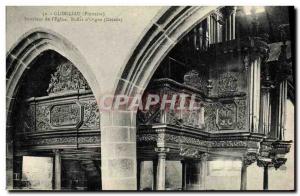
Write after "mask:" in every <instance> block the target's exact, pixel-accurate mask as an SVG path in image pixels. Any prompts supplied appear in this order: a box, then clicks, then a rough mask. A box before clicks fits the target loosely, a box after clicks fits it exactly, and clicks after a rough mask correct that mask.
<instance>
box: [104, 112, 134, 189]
mask: <svg viewBox="0 0 300 196" xmlns="http://www.w3.org/2000/svg"><path fill="white" fill-rule="evenodd" d="M135 122H136V113H135V112H133V111H103V112H102V113H101V166H102V168H101V172H102V175H101V177H102V190H137V156H136V123H135Z"/></svg>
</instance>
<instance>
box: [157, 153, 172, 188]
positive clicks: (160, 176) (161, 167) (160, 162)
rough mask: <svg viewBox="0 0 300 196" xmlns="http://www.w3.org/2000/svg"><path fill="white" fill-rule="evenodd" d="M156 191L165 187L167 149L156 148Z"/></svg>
mask: <svg viewBox="0 0 300 196" xmlns="http://www.w3.org/2000/svg"><path fill="white" fill-rule="evenodd" d="M155 150H156V152H157V173H156V190H165V185H166V156H167V152H168V151H169V149H168V148H157V149H155Z"/></svg>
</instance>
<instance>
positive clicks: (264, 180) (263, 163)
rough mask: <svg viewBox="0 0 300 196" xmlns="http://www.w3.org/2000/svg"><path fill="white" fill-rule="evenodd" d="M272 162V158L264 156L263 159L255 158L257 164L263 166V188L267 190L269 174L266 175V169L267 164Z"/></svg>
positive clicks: (267, 167) (267, 168)
mask: <svg viewBox="0 0 300 196" xmlns="http://www.w3.org/2000/svg"><path fill="white" fill-rule="evenodd" d="M271 164H272V160H271V159H268V158H265V159H264V160H262V159H258V160H257V166H259V167H263V169H264V179H263V189H264V190H268V189H269V176H268V171H269V166H270V165H271Z"/></svg>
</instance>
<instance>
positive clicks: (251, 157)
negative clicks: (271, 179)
mask: <svg viewBox="0 0 300 196" xmlns="http://www.w3.org/2000/svg"><path fill="white" fill-rule="evenodd" d="M256 159H257V154H255V153H248V154H246V155H244V157H242V168H241V186H240V189H241V190H247V167H248V166H249V165H251V164H252V163H254V162H255V161H256Z"/></svg>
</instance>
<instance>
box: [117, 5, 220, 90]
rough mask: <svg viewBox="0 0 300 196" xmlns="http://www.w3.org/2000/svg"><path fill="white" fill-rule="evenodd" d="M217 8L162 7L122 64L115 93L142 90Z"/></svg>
mask: <svg viewBox="0 0 300 196" xmlns="http://www.w3.org/2000/svg"><path fill="white" fill-rule="evenodd" d="M215 9H217V7H213V6H209V7H206V6H200V7H194V6H184V7H183V6H179V7H169V8H168V9H165V10H162V13H160V16H159V17H158V19H157V20H156V21H154V22H152V24H151V26H150V27H149V29H148V31H147V32H146V33H145V34H144V36H143V37H142V39H141V40H140V41H139V43H138V44H137V46H136V47H135V49H134V50H133V52H132V54H131V56H130V58H129V59H128V61H127V63H126V64H125V66H124V67H122V69H121V72H120V73H119V78H118V81H117V82H116V91H115V94H122V95H129V96H134V95H135V94H136V93H142V92H143V91H144V89H145V88H146V87H147V85H148V82H149V80H150V79H151V77H152V75H153V74H154V72H155V70H156V68H157V67H158V66H159V64H160V62H161V61H162V60H163V59H164V57H165V56H166V55H167V54H168V52H169V51H170V50H171V49H172V48H173V47H174V46H175V45H176V43H177V42H178V41H179V40H180V39H181V38H182V37H184V36H185V35H186V34H187V33H188V32H189V31H190V30H191V29H192V28H193V27H195V26H196V25H197V24H199V23H200V22H201V21H202V20H203V19H205V18H206V17H207V15H209V14H210V13H211V12H212V11H213V10H215Z"/></svg>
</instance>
